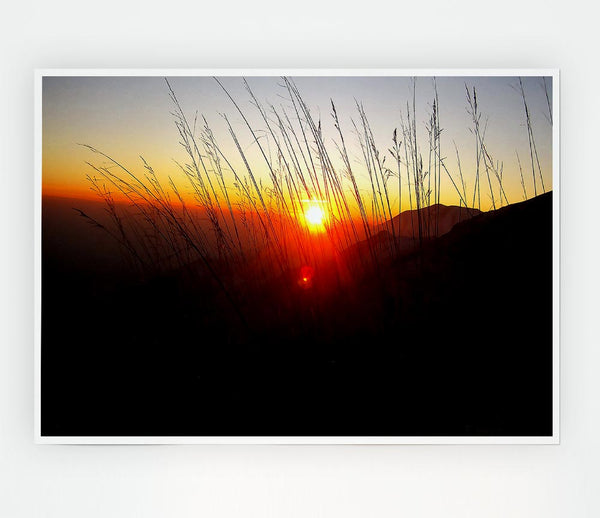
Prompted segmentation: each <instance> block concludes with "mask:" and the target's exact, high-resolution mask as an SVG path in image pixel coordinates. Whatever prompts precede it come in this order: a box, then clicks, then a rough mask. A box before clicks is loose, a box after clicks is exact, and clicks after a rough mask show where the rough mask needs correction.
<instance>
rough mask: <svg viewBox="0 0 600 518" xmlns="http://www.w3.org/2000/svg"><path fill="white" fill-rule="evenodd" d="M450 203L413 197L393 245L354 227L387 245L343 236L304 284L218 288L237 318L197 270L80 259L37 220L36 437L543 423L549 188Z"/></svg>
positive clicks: (469, 429)
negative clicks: (419, 202) (525, 195)
mask: <svg viewBox="0 0 600 518" xmlns="http://www.w3.org/2000/svg"><path fill="white" fill-rule="evenodd" d="M457 209H460V208H458V207H443V206H440V207H437V206H434V207H431V208H429V209H428V211H429V212H428V214H433V213H435V214H440V218H439V220H438V225H437V235H438V236H439V237H437V238H434V237H431V238H429V239H426V240H423V241H422V242H420V243H417V242H415V239H414V238H413V237H412V227H408V226H407V225H409V221H410V217H409V216H410V215H407V214H406V213H403V214H402V215H401V216H400V222H401V225H400V226H399V228H400V238H397V241H395V240H394V237H393V236H391V235H390V233H389V232H386V231H381V232H379V233H377V234H376V235H375V236H374V237H372V238H371V239H379V240H380V241H381V246H382V248H384V249H391V248H392V247H393V246H395V245H394V243H396V244H398V243H399V248H400V250H401V252H402V253H400V254H397V255H394V254H391V253H390V254H385V253H381V254H380V255H379V256H378V257H377V258H376V260H371V258H369V257H365V253H366V252H365V249H363V248H362V247H361V243H358V244H357V245H354V248H352V247H351V248H349V249H347V250H345V251H342V253H341V254H337V255H335V256H334V257H333V258H329V259H327V257H326V260H323V262H322V263H319V264H315V265H314V275H313V273H311V285H310V289H306V287H305V286H302V285H299V284H298V282H297V279H296V277H295V272H293V271H289V272H284V273H277V272H273V275H272V279H270V282H268V283H265V284H261V289H260V290H257V291H256V292H253V291H252V290H249V291H248V293H250V295H246V296H244V297H240V299H239V300H237V301H236V303H238V304H239V307H240V311H241V312H242V313H243V315H244V317H245V319H246V322H245V323H244V324H242V323H241V322H240V320H239V319H238V318H237V317H236V315H234V314H233V312H232V311H231V309H230V306H229V305H228V301H227V300H225V297H224V295H223V293H222V291H221V290H220V289H219V286H217V285H215V283H214V281H212V280H211V278H210V276H208V275H204V276H200V277H197V276H196V277H192V276H191V273H190V269H189V268H187V269H186V268H182V269H179V270H177V269H172V270H170V271H169V272H167V273H160V274H159V273H157V274H156V275H155V276H153V277H146V278H135V277H132V276H131V275H130V274H128V272H127V270H126V268H124V267H123V268H122V269H121V270H118V267H117V266H114V265H113V266H114V267H113V269H112V270H111V271H110V272H108V273H107V272H106V271H101V269H96V270H94V269H90V268H89V267H87V266H86V265H84V264H81V263H78V261H77V257H81V252H80V251H75V250H73V249H69V248H66V247H64V246H61V245H60V243H61V242H62V240H61V239H60V232H69V230H68V228H67V227H62V228H60V227H57V226H53V225H52V224H51V221H53V220H51V219H50V218H48V219H47V220H46V221H45V223H44V227H43V236H44V241H43V246H44V249H43V258H44V260H43V261H44V262H43V276H42V304H43V311H42V345H43V346H44V344H53V346H52V347H51V348H50V347H45V348H44V349H43V350H44V354H43V357H42V363H43V372H44V376H43V378H42V384H43V391H42V392H43V394H44V405H43V415H42V427H43V430H42V432H43V434H45V435H103V434H106V435H385V436H396V435H398V436H401V435H417V436H418V435H425V436H427V435H457V436H460V435H517V436H527V435H549V434H551V432H552V193H547V194H545V195H542V196H538V197H537V198H534V199H531V200H528V201H526V202H522V203H518V204H514V205H509V206H507V207H504V208H502V209H499V210H496V211H493V212H487V213H477V214H473V213H471V214H467V213H466V211H465V209H464V208H463V209H462V211H463V213H461V211H460V210H457ZM423 214H425V213H423ZM423 214H422V215H423ZM413 216H414V214H413ZM74 217H75V216H74ZM397 218H398V217H396V218H394V219H395V220H396V219H397ZM432 219H433V218H432ZM77 224H79V222H78V223H77ZM396 228H398V225H397V224H396ZM89 231H90V232H92V229H89ZM432 235H433V234H432ZM102 239H104V238H102ZM97 253H98V254H100V253H101V252H97ZM77 254H79V255H77ZM350 256H351V257H352V258H353V259H352V260H356V261H358V260H361V261H364V263H365V265H366V266H365V269H364V271H363V273H362V274H361V275H355V276H354V277H351V276H348V275H347V274H345V273H344V272H343V271H342V270H341V267H340V264H341V265H342V266H343V263H344V261H346V260H349V259H348V257H350ZM98 263H99V264H102V265H104V266H106V263H105V262H103V261H102V260H100V259H99V258H98ZM88 266H89V265H88ZM192 273H193V272H192ZM251 274H252V272H249V273H248V272H246V273H243V274H242V273H240V272H230V274H229V275H232V276H233V275H236V276H237V278H236V279H233V280H235V282H237V283H239V284H242V285H244V286H246V287H247V286H248V285H249V283H251V282H253V280H252V278H250V277H249V276H248V275H251ZM58 365H61V366H63V367H64V366H65V365H67V366H69V365H70V366H71V367H72V368H68V369H66V370H65V369H64V368H61V369H57V368H56V367H57V366H58Z"/></svg>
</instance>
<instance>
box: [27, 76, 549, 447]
mask: <svg viewBox="0 0 600 518" xmlns="http://www.w3.org/2000/svg"><path fill="white" fill-rule="evenodd" d="M35 81H36V99H35V102H36V135H35V138H36V164H35V167H36V193H35V196H36V210H37V211H38V213H37V215H36V265H35V268H36V270H35V275H36V293H35V295H36V343H35V348H36V350H35V382H36V390H35V394H36V400H35V419H36V441H37V442H40V443H287V444H304V443H306V444H310V443H316V444H324V443H329V444H354V443H356V444H364V443H367V444H369V443H381V444H417V443H432V444H433V443H440V444H449V443H539V444H556V443H558V440H559V383H558V382H559V376H558V373H559V351H558V347H559V344H558V337H559V333H558V325H559V312H558V308H559V292H558V289H559V141H558V136H559V103H558V99H559V76H558V71H556V70H40V71H37V72H36V77H35Z"/></svg>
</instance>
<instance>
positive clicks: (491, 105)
mask: <svg viewBox="0 0 600 518" xmlns="http://www.w3.org/2000/svg"><path fill="white" fill-rule="evenodd" d="M295 80H296V83H297V84H298V87H299V89H300V91H301V93H302V95H303V97H304V99H305V101H306V102H307V104H308V105H309V106H310V109H311V114H312V116H313V118H314V119H315V120H320V121H321V124H322V131H323V135H324V141H325V144H326V145H327V146H329V154H330V156H331V157H332V159H333V160H337V162H335V163H334V166H335V167H336V170H338V171H339V172H341V171H342V170H343V163H342V161H341V159H339V154H338V152H337V150H336V146H335V144H334V139H335V140H336V141H338V140H339V139H338V138H337V133H336V130H335V128H334V127H333V121H332V118H331V115H330V112H331V107H330V104H329V103H330V98H333V100H334V101H335V102H336V108H337V111H338V114H339V116H340V120H341V125H342V129H343V131H344V137H345V141H346V145H347V146H348V149H349V154H350V156H351V160H353V163H352V164H351V165H352V167H353V170H354V172H355V174H356V175H357V179H358V181H359V182H360V183H361V185H360V187H361V189H363V188H364V189H365V190H366V189H367V187H368V178H367V175H366V172H365V168H364V165H361V161H362V157H361V152H360V148H359V146H358V144H357V136H356V134H355V132H354V127H353V121H355V122H356V121H358V119H359V117H358V114H357V111H356V107H355V105H354V100H355V99H358V100H360V101H361V102H363V104H364V108H365V112H366V114H367V117H368V118H369V122H370V124H371V126H372V129H373V134H374V138H375V141H376V144H377V146H378V148H379V150H380V152H381V154H382V156H383V155H386V161H387V162H386V165H387V166H388V167H390V168H391V169H393V168H394V167H395V164H394V163H392V157H391V156H390V154H389V152H388V149H389V148H390V147H391V145H392V143H391V136H392V132H393V130H394V128H398V127H399V126H400V120H401V114H403V116H404V118H405V119H406V103H407V102H408V101H410V102H412V83H411V79H410V78H406V77H386V78H382V77H371V78H364V77H362V78H361V77H354V78H352V77H351V78H348V77H346V78H344V77H336V78H327V77H321V78H318V77H313V78H310V77H304V78H296V79H295ZM43 81H44V83H43V121H42V126H43V143H42V184H43V194H44V195H55V196H73V197H89V196H90V195H93V193H92V192H91V191H90V185H89V183H88V182H87V181H86V174H90V173H93V170H92V169H91V168H90V167H89V166H88V165H87V164H86V162H92V163H93V164H95V165H97V166H103V165H106V164H108V162H107V161H106V160H105V159H103V158H102V157H101V156H99V155H95V154H94V153H92V152H91V151H90V150H89V149H87V148H85V147H82V146H80V145H78V144H81V143H83V144H89V145H92V146H94V147H95V148H97V149H100V150H102V151H104V152H105V153H107V154H109V155H110V156H111V157H113V158H115V159H116V160H118V161H119V162H120V163H122V164H123V165H125V166H126V167H128V168H130V169H131V171H132V172H134V173H135V174H143V172H144V168H143V165H142V163H141V161H140V158H139V155H142V156H143V157H144V158H145V159H146V160H147V161H148V163H150V164H151V165H152V167H153V168H154V169H155V171H156V172H157V173H158V175H159V177H160V178H162V179H163V180H164V181H166V180H167V178H168V176H171V177H173V178H174V180H175V182H176V184H177V185H178V186H179V187H180V188H181V189H182V192H183V193H186V192H187V193H188V194H191V191H190V189H189V188H188V187H187V182H186V181H185V179H183V175H182V173H181V171H180V170H179V168H178V166H177V165H176V164H175V162H174V160H177V161H179V162H181V163H185V162H186V155H185V152H184V150H183V149H182V147H181V146H180V145H179V144H178V140H179V135H178V133H177V129H176V127H175V124H174V119H173V116H172V115H171V111H172V110H173V105H172V103H171V100H170V99H169V92H168V88H167V86H166V83H165V81H164V79H163V78H160V77H46V78H44V80H43ZM170 81H171V84H172V86H173V89H174V90H175V93H176V94H177V95H178V97H179V99H180V102H181V105H182V107H183V108H184V110H185V111H186V114H187V116H188V117H189V119H190V120H193V119H194V115H195V113H196V110H198V113H199V114H204V115H205V116H206V118H207V120H208V121H209V124H210V126H211V129H212V130H213V132H214V134H215V137H216V139H217V141H218V142H219V144H220V145H221V146H222V149H223V150H224V153H225V154H226V156H227V157H228V159H229V160H230V161H231V164H232V165H233V166H234V167H236V168H237V169H238V171H239V172H241V173H244V172H245V170H244V164H243V161H242V160H241V158H240V156H239V153H238V152H237V149H236V148H235V146H234V144H233V142H232V139H231V136H230V135H229V133H228V130H227V128H226V126H225V123H224V120H223V118H222V117H221V116H220V115H219V114H220V113H226V114H227V116H228V117H229V119H230V120H231V122H232V125H233V127H234V129H235V131H236V134H237V135H238V138H239V139H240V144H241V146H242V148H243V149H244V152H245V153H247V155H248V158H249V160H250V162H251V164H252V165H253V166H254V171H255V174H257V175H258V176H259V177H260V178H262V180H263V181H264V182H265V184H268V182H269V179H268V169H267V167H266V164H265V162H264V159H263V157H262V156H261V154H260V153H259V150H258V147H257V146H256V144H255V143H253V137H252V135H251V134H250V133H249V131H248V130H247V128H246V127H245V125H244V122H243V120H242V118H241V116H240V115H239V113H237V111H236V109H235V107H234V105H233V104H232V103H231V101H230V100H229V99H228V98H227V96H226V95H225V93H224V92H223V91H222V90H221V89H220V87H219V86H218V85H217V84H216V82H215V81H214V80H213V79H212V78H209V77H196V78H185V77H176V78H172V79H170ZM248 81H249V83H250V85H251V86H252V88H253V91H254V93H255V94H256V96H257V98H258V99H259V100H260V102H261V103H268V102H270V103H273V105H274V106H276V107H277V108H279V109H285V110H286V113H288V114H290V116H292V115H293V107H292V105H291V103H290V101H289V99H286V98H285V95H286V92H285V91H284V90H283V89H282V87H281V86H280V84H281V80H280V79H279V78H276V77H262V78H249V79H248ZM546 81H547V84H548V85H549V90H548V91H549V95H550V97H551V95H552V90H551V78H547V79H546ZM223 83H224V84H225V86H226V87H227V88H228V90H230V92H231V93H232V96H233V97H234V99H236V101H237V102H238V103H239V104H240V107H242V109H243V110H244V113H245V115H246V116H247V117H248V119H249V121H250V122H251V124H252V126H253V127H254V128H257V135H258V136H259V138H260V139H262V140H261V141H262V142H263V144H264V147H265V149H268V151H269V152H270V153H271V158H272V160H273V162H276V153H275V149H276V147H275V143H274V142H268V141H267V138H266V133H265V129H266V127H265V123H264V122H263V121H262V120H261V118H260V116H259V114H258V112H257V110H256V109H255V108H254V107H253V106H251V104H250V102H249V95H248V93H247V92H246V91H245V89H244V87H243V83H242V80H241V78H233V77H232V78H223ZM465 83H466V84H467V85H468V86H469V87H472V86H475V87H476V88H477V95H478V102H479V108H480V110H481V112H482V114H483V116H482V120H481V124H482V126H484V125H485V127H486V130H485V131H486V133H485V139H486V146H487V149H488V151H489V152H490V154H491V155H492V157H493V159H494V161H497V163H498V164H500V163H502V164H503V182H504V189H505V191H506V193H507V196H508V198H509V201H510V202H517V201H521V200H522V199H523V194H522V187H521V180H520V172H519V168H518V162H517V158H516V156H517V153H518V154H519V157H520V160H521V165H522V168H523V175H524V178H525V186H526V189H527V192H528V196H531V195H533V189H534V186H533V181H532V174H531V160H530V153H529V141H528V133H527V129H526V126H525V118H524V111H523V104H522V99H521V97H520V94H519V93H518V92H517V91H516V89H515V86H516V85H518V81H517V79H516V78H511V77H483V78H482V77H475V78H463V77H456V78H448V77H447V78H438V79H437V88H438V93H439V104H440V106H439V110H440V125H441V127H442V129H443V131H442V135H441V141H442V151H443V156H444V157H445V163H446V164H447V166H448V169H449V170H450V171H451V173H452V174H453V175H455V177H454V178H455V180H457V178H458V167H457V160H456V151H455V148H454V144H456V146H457V147H458V149H459V151H460V159H461V167H462V172H463V175H464V177H465V181H466V184H467V191H468V192H471V191H472V188H473V184H474V171H475V141H474V137H473V134H472V132H471V131H470V128H471V127H472V123H471V121H470V116H469V115H468V114H467V112H466V105H467V103H466V97H465ZM416 84H417V87H416V121H417V131H418V133H419V146H420V148H421V149H420V152H421V154H422V156H423V161H424V163H425V168H427V161H428V152H429V144H428V141H427V131H426V128H425V124H426V121H427V119H428V116H429V113H430V111H431V103H432V100H433V80H432V78H419V79H418V80H417V83H416ZM524 86H525V91H526V95H527V101H528V103H529V110H530V116H531V121H532V126H533V128H534V131H535V139H536V145H537V151H538V159H539V162H540V165H541V169H542V174H543V178H544V183H545V187H546V190H550V189H551V186H552V129H551V125H550V123H549V121H548V119H549V112H548V105H547V100H546V96H545V91H544V90H543V88H542V79H541V78H540V77H531V78H525V79H524ZM265 106H268V105H267V104H265ZM270 122H271V124H273V120H272V119H271V121H270ZM486 181H487V180H486ZM226 182H227V183H228V185H232V184H233V182H234V178H233V176H232V175H229V177H228V178H226ZM403 182H404V185H403V188H404V195H403V200H402V205H403V210H404V209H405V208H406V209H407V208H408V198H407V196H408V194H407V189H406V180H405V179H403ZM346 187H348V188H349V186H348V185H346ZM441 187H442V189H441V191H442V196H441V201H442V203H446V204H458V203H459V198H458V196H457V194H456V191H455V189H454V187H453V186H452V184H451V182H450V180H449V179H448V178H447V176H446V173H443V174H442V182H441ZM537 187H538V188H539V187H540V186H539V179H538V185H537ZM481 189H482V209H484V210H487V209H489V208H490V205H491V200H490V196H489V193H488V194H486V193H485V185H484V184H482V186H481ZM390 193H391V197H392V202H393V204H394V205H395V206H397V201H398V200H397V180H396V179H392V180H390ZM470 197H471V195H470V194H469V195H468V198H470ZM469 201H471V200H469Z"/></svg>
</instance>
